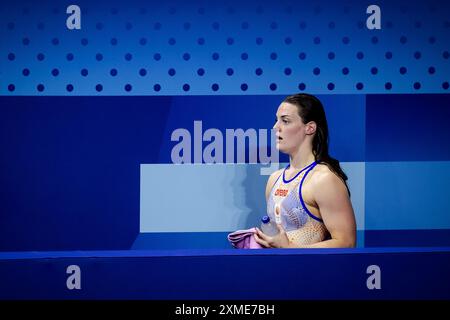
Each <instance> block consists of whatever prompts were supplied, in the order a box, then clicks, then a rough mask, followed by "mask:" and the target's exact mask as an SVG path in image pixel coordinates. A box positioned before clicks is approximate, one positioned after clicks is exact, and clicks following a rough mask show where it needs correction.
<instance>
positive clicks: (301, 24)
mask: <svg viewBox="0 0 450 320" xmlns="http://www.w3.org/2000/svg"><path fill="white" fill-rule="evenodd" d="M298 26H299V28H300V29H302V30H304V29H306V22H305V21H300V23H299V24H298Z"/></svg>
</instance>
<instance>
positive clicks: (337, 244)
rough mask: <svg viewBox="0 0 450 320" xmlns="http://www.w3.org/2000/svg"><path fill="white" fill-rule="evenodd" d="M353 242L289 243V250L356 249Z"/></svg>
mask: <svg viewBox="0 0 450 320" xmlns="http://www.w3.org/2000/svg"><path fill="white" fill-rule="evenodd" d="M354 247H355V245H354V242H353V241H345V240H340V239H329V240H325V241H320V242H316V243H313V244H304V245H302V244H297V243H294V242H292V241H289V246H288V248H354Z"/></svg>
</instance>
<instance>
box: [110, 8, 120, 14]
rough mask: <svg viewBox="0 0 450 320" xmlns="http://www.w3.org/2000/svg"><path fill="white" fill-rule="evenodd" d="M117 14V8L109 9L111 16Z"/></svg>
mask: <svg viewBox="0 0 450 320" xmlns="http://www.w3.org/2000/svg"><path fill="white" fill-rule="evenodd" d="M118 12H119V10H117V8H112V9H111V14H113V15H116V14H117V13H118Z"/></svg>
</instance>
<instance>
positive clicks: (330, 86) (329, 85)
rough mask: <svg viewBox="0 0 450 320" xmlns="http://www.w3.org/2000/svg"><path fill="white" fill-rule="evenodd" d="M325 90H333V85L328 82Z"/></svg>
mask: <svg viewBox="0 0 450 320" xmlns="http://www.w3.org/2000/svg"><path fill="white" fill-rule="evenodd" d="M327 88H328V90H334V83H332V82H330V83H329V84H328V85H327Z"/></svg>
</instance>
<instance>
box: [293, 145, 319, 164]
mask: <svg viewBox="0 0 450 320" xmlns="http://www.w3.org/2000/svg"><path fill="white" fill-rule="evenodd" d="M314 160H315V158H314V154H313V153H312V147H311V145H310V144H309V145H308V144H302V145H301V146H300V147H299V148H298V149H297V150H296V152H294V153H292V154H290V155H289V164H290V167H291V168H292V169H294V170H297V169H298V170H300V169H303V168H304V167H306V166H307V165H309V164H311V163H313V162H314Z"/></svg>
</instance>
